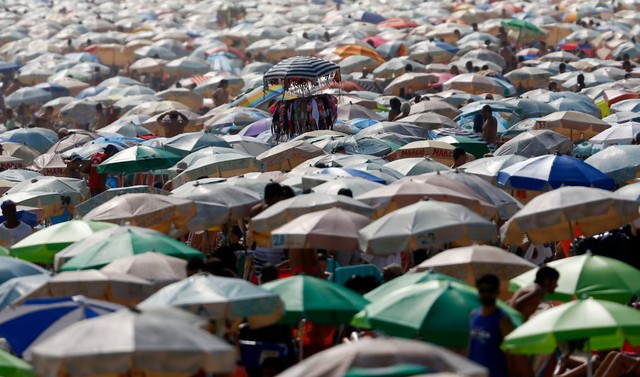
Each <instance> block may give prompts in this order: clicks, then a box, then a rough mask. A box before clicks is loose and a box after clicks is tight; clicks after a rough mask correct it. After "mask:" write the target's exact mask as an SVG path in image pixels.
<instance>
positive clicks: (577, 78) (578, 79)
mask: <svg viewBox="0 0 640 377" xmlns="http://www.w3.org/2000/svg"><path fill="white" fill-rule="evenodd" d="M576 80H577V81H578V84H580V85H584V75H583V74H582V73H581V74H579V75H578V76H577V77H576Z"/></svg>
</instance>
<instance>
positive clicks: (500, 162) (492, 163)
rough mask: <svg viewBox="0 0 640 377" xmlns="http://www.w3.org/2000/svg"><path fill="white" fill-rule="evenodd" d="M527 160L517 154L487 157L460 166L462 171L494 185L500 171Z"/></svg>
mask: <svg viewBox="0 0 640 377" xmlns="http://www.w3.org/2000/svg"><path fill="white" fill-rule="evenodd" d="M525 160H526V158H525V157H522V156H518V155H515V154H507V155H503V156H495V157H485V158H481V159H478V160H474V161H469V162H467V163H466V164H464V165H462V166H460V168H459V169H460V170H462V171H464V172H465V173H469V174H473V175H477V176H478V177H480V178H482V179H484V180H486V181H489V182H491V183H494V182H496V181H497V179H498V173H499V172H500V170H502V169H505V168H507V167H509V166H511V165H513V164H515V163H517V162H521V161H525Z"/></svg>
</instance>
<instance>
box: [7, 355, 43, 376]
mask: <svg viewBox="0 0 640 377" xmlns="http://www.w3.org/2000/svg"><path fill="white" fill-rule="evenodd" d="M0 373H1V374H2V375H3V376H6V377H35V373H33V368H32V367H31V365H30V364H29V363H27V362H26V361H24V360H22V359H20V358H19V357H15V356H13V355H11V354H10V353H8V352H5V351H0Z"/></svg>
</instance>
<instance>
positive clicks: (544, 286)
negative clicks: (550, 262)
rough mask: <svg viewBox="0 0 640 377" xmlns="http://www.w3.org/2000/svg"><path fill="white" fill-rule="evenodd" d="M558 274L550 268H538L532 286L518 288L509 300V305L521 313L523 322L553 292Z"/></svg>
mask: <svg viewBox="0 0 640 377" xmlns="http://www.w3.org/2000/svg"><path fill="white" fill-rule="evenodd" d="M558 279H560V273H559V272H558V270H556V269H555V268H552V267H547V266H543V267H540V269H539V270H538V272H537V273H536V280H535V281H534V283H533V285H531V286H528V287H524V288H520V289H519V290H518V291H517V292H516V293H515V294H514V295H513V297H511V300H509V305H510V306H511V307H512V308H514V309H515V310H517V311H519V312H520V313H522V316H523V318H524V320H525V321H527V320H528V319H529V317H531V315H532V314H533V313H535V312H536V310H538V306H539V305H540V304H541V303H542V301H543V300H544V298H545V296H546V295H547V294H550V293H553V292H555V290H556V288H557V287H558Z"/></svg>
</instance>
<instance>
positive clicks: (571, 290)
mask: <svg viewBox="0 0 640 377" xmlns="http://www.w3.org/2000/svg"><path fill="white" fill-rule="evenodd" d="M547 266H549V267H552V268H555V269H556V270H558V272H560V276H561V278H560V279H559V280H558V287H556V289H555V291H554V292H553V293H550V294H549V295H548V296H547V297H548V298H549V299H551V300H558V301H571V300H574V299H576V298H581V297H585V296H589V297H593V298H596V299H600V300H607V301H615V302H619V303H621V304H624V303H627V302H628V301H629V300H630V299H631V297H633V296H635V295H636V294H637V292H638V291H640V284H639V283H638V277H640V271H638V270H637V269H636V268H634V267H632V266H630V265H628V264H626V263H624V262H621V261H619V260H617V259H612V258H607V257H603V256H598V255H592V254H591V253H587V254H585V255H577V256H573V257H570V258H565V259H561V260H557V261H553V262H550V263H548V264H547ZM537 271H538V269H532V270H531V271H527V272H524V273H522V274H521V275H519V276H516V277H513V278H512V279H511V282H510V284H509V289H510V290H511V291H516V290H518V289H520V288H523V287H525V286H528V285H529V284H531V282H532V281H534V280H535V274H536V272H537Z"/></svg>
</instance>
